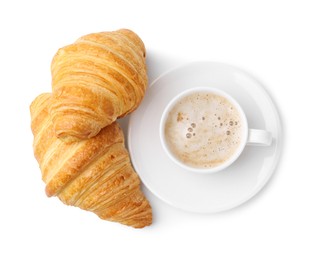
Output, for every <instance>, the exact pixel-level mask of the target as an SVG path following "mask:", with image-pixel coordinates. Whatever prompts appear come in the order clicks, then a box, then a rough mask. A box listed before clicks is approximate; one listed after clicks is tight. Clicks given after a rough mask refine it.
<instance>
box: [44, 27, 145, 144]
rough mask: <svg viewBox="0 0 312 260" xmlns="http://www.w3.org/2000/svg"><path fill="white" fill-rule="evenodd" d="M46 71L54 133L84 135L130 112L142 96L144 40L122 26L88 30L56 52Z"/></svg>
mask: <svg viewBox="0 0 312 260" xmlns="http://www.w3.org/2000/svg"><path fill="white" fill-rule="evenodd" d="M51 73H52V93H53V99H54V101H53V103H52V106H51V109H50V114H51V117H52V121H53V125H54V130H55V134H56V136H57V137H59V138H62V139H63V140H64V141H73V140H80V139H87V138H90V137H93V136H95V135H96V134H97V133H98V132H99V131H100V130H101V129H102V128H103V127H105V126H107V125H109V124H111V123H112V122H114V121H115V120H116V118H119V117H123V116H125V115H127V114H128V113H130V112H132V111H133V110H135V109H136V108H137V107H138V105H139V104H140V102H141V100H142V99H143V96H144V94H145V90H146V86H147V72H146V63H145V47H144V43H143V42H142V40H141V39H140V38H139V36H138V35H136V34H135V33H134V32H132V31H130V30H127V29H122V30H118V31H113V32H101V33H93V34H88V35H85V36H83V37H81V38H79V39H78V40H77V41H76V42H75V43H73V44H71V45H68V46H65V47H63V48H61V49H59V50H58V52H57V53H56V55H55V56H54V58H53V60H52V64H51Z"/></svg>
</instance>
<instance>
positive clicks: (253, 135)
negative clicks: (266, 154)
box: [247, 129, 272, 146]
mask: <svg viewBox="0 0 312 260" xmlns="http://www.w3.org/2000/svg"><path fill="white" fill-rule="evenodd" d="M271 144H272V133H270V132H268V131H265V130H261V129H249V130H248V139H247V145H257V146H270V145H271Z"/></svg>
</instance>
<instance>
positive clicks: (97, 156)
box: [30, 93, 152, 228]
mask: <svg viewBox="0 0 312 260" xmlns="http://www.w3.org/2000/svg"><path fill="white" fill-rule="evenodd" d="M51 102H52V98H51V94H49V93H44V94H41V95H39V96H38V97H37V98H36V99H35V100H34V101H33V102H32V104H31V106H30V112H31V128H32V132H33V135H34V142H33V148H34V154H35V157H36V159H37V161H38V163H39V166H40V169H41V173H42V179H43V181H44V182H45V183H46V194H47V196H49V197H50V196H57V197H58V198H59V199H60V200H61V201H62V202H63V203H64V204H67V205H72V206H77V207H79V208H81V209H84V210H87V211H91V212H94V213H95V214H97V215H98V216H99V217H100V218H102V219H105V220H110V221H115V222H119V223H122V224H125V225H128V226H132V227H135V228H142V227H144V226H147V225H150V224H151V222H152V211H151V207H150V204H149V202H148V201H147V199H146V198H145V196H144V194H143V193H142V192H141V190H140V179H139V177H138V175H137V174H136V173H135V171H134V170H133V168H132V166H131V163H130V158H129V154H128V152H127V150H126V148H125V145H124V136H123V133H122V130H121V128H120V127H119V125H118V124H117V123H116V122H114V123H112V124H111V125H109V126H107V127H105V128H103V129H102V130H101V131H100V132H99V133H98V135H96V136H95V137H93V138H90V139H86V140H82V141H79V142H71V143H66V142H63V141H62V140H60V139H59V138H57V137H56V136H55V134H54V130H53V124H52V121H51V118H50V116H49V109H48V108H49V106H50V105H51Z"/></svg>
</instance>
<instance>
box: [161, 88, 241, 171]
mask: <svg viewBox="0 0 312 260" xmlns="http://www.w3.org/2000/svg"><path fill="white" fill-rule="evenodd" d="M241 134H242V127H241V118H240V113H239V112H238V111H237V109H236V107H235V106H234V105H233V104H232V103H231V102H230V101H229V100H228V99H226V98H225V97H223V96H219V95H216V94H213V93H206V92H199V93H194V94H190V95H188V96H186V97H183V98H182V99H181V100H180V101H179V102H178V103H177V104H175V106H174V107H173V108H172V110H171V111H170V112H169V114H168V118H167V120H166V123H165V139H166V142H167V144H168V146H169V149H170V150H171V152H172V153H173V154H174V155H175V156H176V158H177V159H178V160H180V161H182V162H183V163H185V164H187V165H189V166H192V167H196V168H213V167H216V166H218V165H220V164H222V163H224V162H226V161H227V160H229V158H231V156H232V155H233V154H234V153H235V151H236V150H237V148H238V147H239V145H240V143H241Z"/></svg>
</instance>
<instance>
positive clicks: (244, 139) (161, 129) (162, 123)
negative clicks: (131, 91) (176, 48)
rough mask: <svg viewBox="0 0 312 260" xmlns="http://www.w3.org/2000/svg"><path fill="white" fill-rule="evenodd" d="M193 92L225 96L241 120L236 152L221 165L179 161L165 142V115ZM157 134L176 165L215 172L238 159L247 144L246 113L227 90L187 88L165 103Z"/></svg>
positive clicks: (201, 87)
mask: <svg viewBox="0 0 312 260" xmlns="http://www.w3.org/2000/svg"><path fill="white" fill-rule="evenodd" d="M195 92H208V93H213V94H217V95H220V96H223V97H225V98H226V99H228V100H229V101H230V102H231V103H232V104H233V105H234V106H235V108H236V109H237V111H238V112H239V114H240V117H241V120H242V122H243V129H242V138H241V143H240V146H239V147H238V148H237V150H236V152H235V153H234V154H233V155H232V156H231V157H230V158H229V159H228V160H226V161H225V162H224V163H222V164H221V165H218V166H215V167H212V168H197V167H192V166H190V165H187V164H185V163H183V162H181V161H180V160H179V159H178V158H176V156H175V155H174V154H172V152H171V151H170V149H169V147H168V145H167V144H166V138H165V133H164V132H165V131H164V128H165V122H166V120H167V117H168V114H169V112H170V110H171V109H172V108H173V107H174V105H175V104H176V103H177V102H178V101H179V100H180V99H181V98H183V97H185V96H187V95H189V94H191V93H195ZM159 134H160V141H161V145H162V147H163V149H164V150H165V152H166V154H167V156H168V157H169V158H170V159H171V160H172V161H173V162H174V163H176V164H177V165H179V166H180V167H182V168H184V169H186V170H188V171H192V172H196V173H216V172H219V171H221V170H224V169H225V168H227V167H229V166H230V165H231V164H233V163H234V162H235V161H236V160H237V159H238V157H239V156H240V155H241V153H242V152H243V150H244V148H245V146H246V144H247V139H248V121H247V118H246V114H245V112H244V110H243V109H242V107H241V106H240V104H239V103H238V102H237V101H236V100H235V99H234V98H233V97H232V96H231V95H229V94H228V93H227V92H225V91H223V90H220V89H218V88H213V87H206V86H199V87H193V88H189V89H187V90H184V91H182V92H180V93H179V94H178V95H176V96H175V97H173V98H172V99H171V100H170V101H169V103H168V104H167V105H166V107H165V109H164V111H163V113H162V116H161V119H160V127H159Z"/></svg>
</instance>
